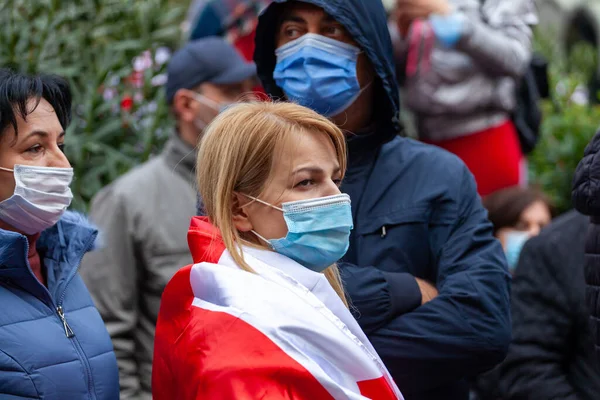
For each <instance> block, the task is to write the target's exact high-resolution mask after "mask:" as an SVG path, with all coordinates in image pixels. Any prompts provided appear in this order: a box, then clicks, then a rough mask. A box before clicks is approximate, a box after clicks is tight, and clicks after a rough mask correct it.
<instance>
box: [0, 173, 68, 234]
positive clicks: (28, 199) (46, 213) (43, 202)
mask: <svg viewBox="0 0 600 400" xmlns="http://www.w3.org/2000/svg"><path fill="white" fill-rule="evenodd" d="M0 170H2V171H7V172H13V173H14V177H15V191H14V194H13V195H12V196H11V197H9V198H8V199H6V200H4V201H1V202H0V220H2V221H4V222H6V223H7V224H9V225H10V226H12V227H13V228H15V229H17V230H19V231H20V232H23V233H25V234H27V235H33V234H35V233H40V232H42V231H44V230H45V229H48V228H50V227H52V226H54V225H55V224H56V223H57V222H58V220H59V219H60V217H61V216H62V215H63V213H64V212H65V210H66V209H67V208H68V207H69V205H70V204H71V201H72V200H73V193H72V192H71V188H70V187H69V186H70V185H71V182H72V181H73V168H52V167H38V166H33V165H15V166H14V169H10V168H2V167H0Z"/></svg>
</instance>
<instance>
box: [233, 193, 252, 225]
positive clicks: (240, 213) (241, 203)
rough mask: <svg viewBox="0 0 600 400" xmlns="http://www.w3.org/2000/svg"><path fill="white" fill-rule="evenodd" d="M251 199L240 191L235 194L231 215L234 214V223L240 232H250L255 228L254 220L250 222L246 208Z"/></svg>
mask: <svg viewBox="0 0 600 400" xmlns="http://www.w3.org/2000/svg"><path fill="white" fill-rule="evenodd" d="M249 201H250V200H248V198H246V197H245V196H241V195H240V194H238V193H234V195H233V202H232V206H231V207H232V210H231V215H232V216H233V224H234V225H235V228H236V229H237V230H238V231H239V232H250V231H251V230H252V229H253V227H252V222H250V218H248V214H247V210H246V209H245V206H246V205H247V204H248V202H249Z"/></svg>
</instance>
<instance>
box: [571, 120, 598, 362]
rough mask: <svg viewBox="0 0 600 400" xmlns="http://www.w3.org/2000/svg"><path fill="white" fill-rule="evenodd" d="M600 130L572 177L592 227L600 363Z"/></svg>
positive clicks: (588, 263)
mask: <svg viewBox="0 0 600 400" xmlns="http://www.w3.org/2000/svg"><path fill="white" fill-rule="evenodd" d="M599 154H600V131H598V132H596V135H595V136H594V137H593V138H592V140H591V141H590V143H589V144H588V145H587V147H586V149H585V152H584V156H583V159H582V160H581V161H580V162H579V165H578V166H577V169H576V171H575V177H574V178H573V193H572V200H573V205H574V206H575V208H576V209H577V210H578V211H579V212H580V213H582V214H584V215H589V216H590V217H591V218H590V222H591V223H590V228H589V229H588V232H587V236H586V240H585V282H586V285H587V287H586V302H587V306H588V309H589V323H590V327H591V330H592V338H593V341H594V351H595V354H596V362H598V363H600V257H599V255H600V185H599V184H598V182H600V158H599Z"/></svg>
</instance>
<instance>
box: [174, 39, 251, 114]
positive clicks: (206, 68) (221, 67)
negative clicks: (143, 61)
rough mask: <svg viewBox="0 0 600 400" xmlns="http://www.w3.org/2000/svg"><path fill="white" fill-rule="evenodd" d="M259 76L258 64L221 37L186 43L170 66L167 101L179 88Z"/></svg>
mask: <svg viewBox="0 0 600 400" xmlns="http://www.w3.org/2000/svg"><path fill="white" fill-rule="evenodd" d="M254 75H256V65H255V64H254V63H253V62H246V61H244V59H243V58H242V56H241V55H240V54H239V53H238V52H237V50H236V49H235V48H234V47H233V46H232V45H231V44H229V42H227V41H225V40H224V39H222V38H220V37H207V38H202V39H198V40H193V41H189V42H187V43H186V44H185V45H184V46H183V47H182V48H181V49H179V50H178V51H177V52H175V54H173V57H172V58H171V60H170V61H169V65H168V66H167V84H166V92H167V102H168V103H169V104H171V103H172V102H173V97H174V96H175V93H176V92H177V91H178V90H179V89H192V88H194V87H196V86H198V85H200V84H202V83H205V82H210V83H215V84H231V83H238V82H242V81H244V80H246V79H248V78H251V77H253V76H254Z"/></svg>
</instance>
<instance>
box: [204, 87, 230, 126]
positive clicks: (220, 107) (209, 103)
mask: <svg viewBox="0 0 600 400" xmlns="http://www.w3.org/2000/svg"><path fill="white" fill-rule="evenodd" d="M194 100H196V101H197V102H198V103H200V104H203V105H205V106H206V107H208V108H210V109H212V110H214V111H215V112H216V113H217V114H220V113H222V112H223V111H225V110H226V109H227V108H228V107H231V106H232V105H233V104H234V103H227V102H223V103H218V102H216V101H214V100H211V99H209V98H208V97H206V96H204V95H201V94H200V93H194ZM194 125H196V128H198V129H199V130H203V129H204V128H206V126H207V125H208V123H207V122H205V121H203V120H201V119H200V118H196V120H195V121H194Z"/></svg>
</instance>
